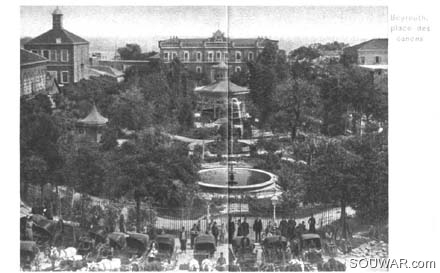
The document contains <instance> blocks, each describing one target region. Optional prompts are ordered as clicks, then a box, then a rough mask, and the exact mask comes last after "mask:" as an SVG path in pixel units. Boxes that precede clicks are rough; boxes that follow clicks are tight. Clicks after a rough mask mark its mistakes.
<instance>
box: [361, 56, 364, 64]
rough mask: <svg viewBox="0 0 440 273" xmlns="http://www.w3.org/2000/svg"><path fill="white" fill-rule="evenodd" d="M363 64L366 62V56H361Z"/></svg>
mask: <svg viewBox="0 0 440 273" xmlns="http://www.w3.org/2000/svg"><path fill="white" fill-rule="evenodd" d="M361 64H365V57H363V56H362V57H361Z"/></svg>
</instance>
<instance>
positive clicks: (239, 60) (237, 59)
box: [235, 51, 241, 63]
mask: <svg viewBox="0 0 440 273" xmlns="http://www.w3.org/2000/svg"><path fill="white" fill-rule="evenodd" d="M235 61H236V62H238V63H239V62H241V52H240V51H235Z"/></svg>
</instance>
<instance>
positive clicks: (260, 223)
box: [257, 218, 263, 242]
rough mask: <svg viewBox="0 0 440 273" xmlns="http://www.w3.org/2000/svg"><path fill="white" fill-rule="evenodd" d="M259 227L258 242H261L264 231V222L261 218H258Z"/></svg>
mask: <svg viewBox="0 0 440 273" xmlns="http://www.w3.org/2000/svg"><path fill="white" fill-rule="evenodd" d="M257 224H258V226H257V228H258V229H257V231H258V242H261V232H262V231H263V222H262V221H261V218H258V223H257Z"/></svg>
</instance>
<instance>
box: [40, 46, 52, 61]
mask: <svg viewBox="0 0 440 273" xmlns="http://www.w3.org/2000/svg"><path fill="white" fill-rule="evenodd" d="M41 55H43V57H44V58H46V59H48V60H49V58H50V53H49V50H46V49H43V50H41Z"/></svg>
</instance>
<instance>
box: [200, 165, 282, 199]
mask: <svg viewBox="0 0 440 273" xmlns="http://www.w3.org/2000/svg"><path fill="white" fill-rule="evenodd" d="M199 176H200V180H201V181H199V182H198V185H199V187H200V189H201V191H202V192H203V193H206V194H212V195H220V196H222V195H224V196H226V195H227V196H228V197H229V198H231V197H235V196H243V195H246V196H253V197H257V198H268V197H270V196H273V195H274V194H277V192H279V187H278V185H277V181H278V177H277V176H276V175H274V174H272V173H270V172H267V171H263V170H258V169H250V168H240V167H233V165H232V164H230V165H229V168H227V167H218V168H211V169H204V170H200V171H199Z"/></svg>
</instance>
